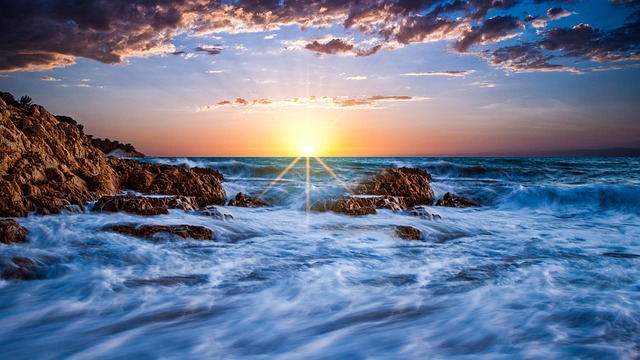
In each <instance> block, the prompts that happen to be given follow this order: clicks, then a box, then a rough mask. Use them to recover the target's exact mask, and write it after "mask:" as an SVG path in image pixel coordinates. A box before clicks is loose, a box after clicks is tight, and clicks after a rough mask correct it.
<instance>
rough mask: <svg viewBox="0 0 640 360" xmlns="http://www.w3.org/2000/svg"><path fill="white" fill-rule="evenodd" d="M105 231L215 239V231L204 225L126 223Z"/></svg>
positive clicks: (107, 228)
mask: <svg viewBox="0 0 640 360" xmlns="http://www.w3.org/2000/svg"><path fill="white" fill-rule="evenodd" d="M103 230H105V231H113V232H117V233H120V234H124V235H131V236H135V237H139V238H143V239H150V238H152V237H153V236H154V235H156V234H159V233H167V234H171V235H175V236H178V237H181V238H183V239H193V240H213V238H214V237H213V231H211V229H208V228H206V227H204V226H194V225H141V226H136V225H135V224H124V225H112V226H107V227H105V228H103Z"/></svg>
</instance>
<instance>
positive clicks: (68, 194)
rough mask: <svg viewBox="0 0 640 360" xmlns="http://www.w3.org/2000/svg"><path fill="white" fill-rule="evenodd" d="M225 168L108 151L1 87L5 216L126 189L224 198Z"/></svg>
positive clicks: (210, 201) (0, 177) (0, 203)
mask: <svg viewBox="0 0 640 360" xmlns="http://www.w3.org/2000/svg"><path fill="white" fill-rule="evenodd" d="M222 180H223V177H222V175H221V174H220V173H219V172H217V171H215V170H211V169H198V168H193V169H188V168H184V167H179V166H170V165H155V164H150V163H142V162H137V161H134V160H126V159H118V158H113V157H109V158H108V157H107V156H106V155H105V154H104V153H103V152H102V151H100V150H99V149H97V148H95V147H94V146H93V145H92V143H91V136H90V135H85V134H84V132H83V127H82V125H79V124H77V123H76V121H75V120H73V119H71V118H69V117H65V116H58V117H56V116H53V115H52V114H50V113H49V112H47V111H46V110H45V109H44V108H43V107H42V106H39V105H32V104H30V101H24V102H18V101H16V100H15V98H14V97H13V95H11V94H9V93H6V92H0V216H1V217H25V216H27V215H28V213H29V212H30V211H35V212H36V213H37V214H39V215H48V214H57V213H60V212H61V211H63V210H64V209H65V208H66V209H70V210H73V209H74V208H75V209H77V208H83V207H84V206H85V204H87V202H89V201H94V200H98V199H99V198H100V197H102V196H106V195H116V194H118V193H121V192H122V191H123V190H125V189H131V190H134V191H138V192H141V193H145V194H162V195H177V196H190V197H194V198H195V203H196V204H197V206H198V207H205V206H207V205H223V204H224V202H225V199H226V193H225V190H224V188H223V187H222V184H221V183H220V182H221V181H222Z"/></svg>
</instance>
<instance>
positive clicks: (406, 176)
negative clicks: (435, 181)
mask: <svg viewBox="0 0 640 360" xmlns="http://www.w3.org/2000/svg"><path fill="white" fill-rule="evenodd" d="M431 179H432V178H431V175H430V174H429V173H428V172H426V171H424V170H420V169H415V168H406V167H402V168H399V169H395V168H386V169H384V170H383V171H382V172H381V173H379V174H377V175H375V176H373V177H371V178H369V179H366V180H365V181H363V182H362V183H360V185H359V186H358V187H357V190H356V192H357V193H358V194H364V195H388V196H392V197H402V198H403V201H404V206H405V207H407V206H408V207H412V206H415V205H431V204H433V201H434V194H433V189H432V188H431V185H430V184H429V181H431Z"/></svg>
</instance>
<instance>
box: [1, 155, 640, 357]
mask: <svg viewBox="0 0 640 360" xmlns="http://www.w3.org/2000/svg"><path fill="white" fill-rule="evenodd" d="M293 160H294V159H293V158H146V159H144V161H149V162H153V163H166V164H174V165H185V166H189V167H193V166H199V167H208V168H213V169H218V170H220V172H221V173H222V174H223V175H224V176H225V180H224V182H223V185H224V187H225V189H226V191H227V197H228V199H231V198H232V197H234V196H235V194H236V193H238V192H244V193H248V194H250V195H252V196H257V195H259V194H261V193H263V192H264V191H265V190H266V189H269V191H267V192H266V193H265V194H264V197H263V198H264V199H265V200H266V201H267V202H269V203H270V204H272V206H271V207H268V208H236V207H219V209H220V210H221V211H222V212H223V213H226V214H229V215H231V216H232V217H233V219H229V218H228V219H224V220H221V219H214V218H211V217H207V216H203V215H202V214H199V213H197V212H187V211H182V210H171V211H170V213H169V214H168V215H160V216H154V217H143V216H137V215H130V214H125V213H115V214H105V213H92V212H91V211H90V210H86V211H85V212H83V213H69V214H61V215H52V216H29V217H28V218H20V219H17V221H18V222H19V223H20V224H22V225H24V226H25V227H27V228H28V229H29V230H30V231H31V233H30V238H29V240H30V242H29V243H27V244H20V245H2V244H0V261H8V259H10V258H12V257H28V258H31V259H34V260H35V261H36V262H38V263H39V264H41V265H42V268H43V269H44V274H43V276H42V278H41V279H37V280H31V281H19V282H16V281H5V280H0V324H1V326H0V354H2V358H4V359H27V358H28V359H59V358H65V359H122V358H136V359H158V358H162V359H189V358H191V359H203V358H207V359H450V358H489V359H507V358H514V359H568V358H576V359H637V358H638V357H640V158H323V159H322V161H323V162H324V163H325V164H326V166H327V167H328V168H330V169H331V170H332V172H333V173H334V174H335V176H334V175H332V174H331V173H330V172H328V171H327V169H326V168H325V167H324V166H323V165H322V164H321V163H320V162H318V161H317V160H316V159H314V158H310V159H309V162H308V163H309V170H308V174H309V175H308V177H307V161H306V158H302V159H300V161H298V162H297V163H296V164H295V166H293V167H292V168H291V169H290V171H289V172H288V173H286V174H284V175H283V176H282V177H281V178H280V180H279V181H277V182H274V179H276V178H278V177H279V175H281V173H282V172H283V170H285V169H286V168H287V166H288V165H289V164H290V163H291V162H292V161H293ZM388 166H396V167H402V166H407V167H416V168H420V169H424V170H427V171H428V172H429V173H430V174H431V175H432V176H433V181H432V186H433V189H434V191H435V194H436V198H441V197H442V196H443V194H445V193H446V192H452V193H455V194H457V195H461V196H464V197H468V198H471V199H473V200H475V201H477V202H478V203H479V204H480V206H479V207H473V208H442V207H432V208H429V209H428V211H429V212H430V213H432V214H434V215H439V216H440V218H437V217H436V218H433V219H429V218H420V217H414V216H410V215H408V214H406V213H403V212H394V211H391V210H379V211H378V214H376V215H368V216H362V217H349V216H346V215H340V214H335V213H315V212H307V211H306V209H307V207H308V206H310V205H312V204H313V203H314V202H317V201H319V200H322V199H326V198H328V197H331V196H337V195H342V194H345V193H346V189H345V185H346V187H347V188H349V187H353V186H354V185H355V184H357V183H358V182H359V181H360V180H362V179H364V178H366V177H367V176H370V175H372V174H375V173H376V172H378V171H380V170H381V169H383V168H384V167H388ZM307 178H308V181H307ZM338 179H340V181H338ZM122 223H136V224H190V225H201V226H206V227H208V228H210V229H211V230H213V231H214V233H215V238H216V240H215V241H195V240H183V239H179V240H178V239H176V238H172V237H170V236H164V237H163V236H157V237H155V238H153V239H152V240H142V239H137V238H133V237H130V236H126V235H121V234H117V233H113V232H108V231H102V230H101V229H102V228H104V227H105V226H108V225H116V224H122ZM399 225H400V226H401V225H406V226H413V227H415V228H417V229H419V230H421V232H422V234H423V240H422V241H406V240H402V239H399V238H398V237H396V236H395V234H394V230H393V229H394V226H399Z"/></svg>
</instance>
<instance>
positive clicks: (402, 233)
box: [394, 226, 422, 240]
mask: <svg viewBox="0 0 640 360" xmlns="http://www.w3.org/2000/svg"><path fill="white" fill-rule="evenodd" d="M394 228H395V230H396V236H398V237H399V238H400V239H403V240H422V232H421V231H420V230H418V229H416V228H414V227H413V226H394Z"/></svg>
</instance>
